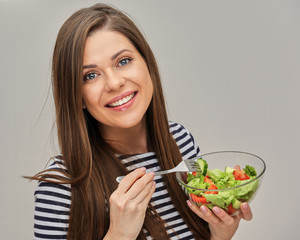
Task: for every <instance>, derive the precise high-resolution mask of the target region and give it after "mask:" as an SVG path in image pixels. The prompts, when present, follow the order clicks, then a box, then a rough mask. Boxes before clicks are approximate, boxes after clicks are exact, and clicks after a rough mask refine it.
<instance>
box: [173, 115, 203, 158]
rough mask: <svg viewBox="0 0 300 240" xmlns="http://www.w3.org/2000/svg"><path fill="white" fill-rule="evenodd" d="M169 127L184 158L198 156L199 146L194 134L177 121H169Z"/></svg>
mask: <svg viewBox="0 0 300 240" xmlns="http://www.w3.org/2000/svg"><path fill="white" fill-rule="evenodd" d="M169 128H170V132H171V134H172V136H173V138H174V139H175V141H176V143H177V145H178V147H179V150H180V152H181V154H182V156H183V157H184V158H191V157H196V156H198V155H199V154H200V148H199V146H198V145H197V143H196V141H195V139H194V137H193V135H192V134H191V133H190V131H189V130H188V129H187V128H186V127H185V126H183V125H182V124H180V123H177V122H173V121H169Z"/></svg>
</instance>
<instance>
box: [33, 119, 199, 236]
mask: <svg viewBox="0 0 300 240" xmlns="http://www.w3.org/2000/svg"><path fill="white" fill-rule="evenodd" d="M170 132H171V133H172V135H173V137H174V139H175V140H176V143H177V144H178V146H179V149H180V152H181V154H182V158H183V159H187V158H192V157H195V156H197V155H199V153H200V149H199V147H198V146H197V145H196V143H195V140H194V138H193V136H192V135H191V134H190V133H189V131H188V130H187V129H186V128H184V127H183V126H182V125H180V124H177V123H174V122H170ZM120 160H121V161H122V162H123V163H124V165H125V166H126V167H127V169H128V170H133V169H136V168H139V167H146V169H147V171H158V170H160V167H159V164H158V161H157V158H156V155H155V153H154V152H149V153H143V154H139V155H135V156H131V157H127V158H125V159H122V157H120ZM59 163H60V164H61V163H62V162H59ZM55 168H60V167H59V166H58V164H57V160H54V161H53V163H52V164H51V165H50V167H49V168H48V169H55ZM154 180H155V182H156V189H155V193H154V194H153V197H152V199H151V203H152V205H153V206H154V207H155V209H156V211H157V212H158V214H159V215H160V216H161V218H162V219H163V220H165V222H166V227H167V231H168V234H169V236H170V238H171V239H184V240H189V239H194V238H193V236H192V234H191V232H190V231H189V229H188V227H187V225H186V224H185V223H184V221H183V219H182V218H181V216H180V215H179V213H178V211H177V210H176V209H175V207H174V205H173V203H172V201H171V199H170V196H169V194H168V191H167V189H166V186H165V183H164V181H163V178H162V177H161V176H156V177H155V178H154ZM70 204H71V190H70V186H69V185H64V184H53V183H46V182H41V183H39V185H38V188H37V190H36V192H35V216H34V236H35V238H34V239H66V237H67V229H68V220H69V210H70ZM148 239H152V238H151V237H150V236H149V237H148Z"/></svg>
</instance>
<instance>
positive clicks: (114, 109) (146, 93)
mask: <svg viewBox="0 0 300 240" xmlns="http://www.w3.org/2000/svg"><path fill="white" fill-rule="evenodd" d="M83 81H84V86H83V103H84V107H86V108H87V110H88V111H89V113H90V114H91V115H92V116H93V117H94V118H95V119H96V120H97V121H98V122H100V123H102V124H103V127H113V128H130V127H134V126H136V125H137V124H138V123H140V122H141V120H142V118H143V116H144V115H145V113H146V110H147V108H148V106H149V104H150V102H151V99H152V95H153V84H152V81H151V78H150V74H149V71H148V68H147V65H146V63H145V61H144V59H143V57H142V56H141V55H140V53H139V52H138V51H137V49H136V48H135V47H134V46H133V45H132V44H131V42H130V41H129V39H128V38H127V37H125V36H124V35H122V34H120V33H118V32H115V31H108V30H99V31H96V32H94V33H93V34H92V35H91V36H89V37H88V38H87V40H86V43H85V50H84V57H83Z"/></svg>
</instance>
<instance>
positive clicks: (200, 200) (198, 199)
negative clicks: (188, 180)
mask: <svg viewBox="0 0 300 240" xmlns="http://www.w3.org/2000/svg"><path fill="white" fill-rule="evenodd" d="M190 197H191V199H192V200H193V202H197V203H202V204H206V203H208V202H207V201H206V198H205V197H199V196H197V195H195V194H192V193H190Z"/></svg>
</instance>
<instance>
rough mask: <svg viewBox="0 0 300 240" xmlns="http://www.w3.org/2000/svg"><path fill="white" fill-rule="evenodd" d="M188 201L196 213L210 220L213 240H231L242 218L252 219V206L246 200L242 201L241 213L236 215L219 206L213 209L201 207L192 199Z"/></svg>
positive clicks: (207, 220)
mask: <svg viewBox="0 0 300 240" xmlns="http://www.w3.org/2000/svg"><path fill="white" fill-rule="evenodd" d="M187 203H188V206H189V207H190V208H191V210H192V211H193V212H194V213H196V214H197V215H198V216H199V217H201V218H202V219H203V220H205V221H206V222H208V224H209V229H210V232H211V240H230V239H231V238H232V237H233V235H234V234H235V232H236V230H237V228H238V226H239V223H240V220H241V219H245V220H247V221H250V220H251V219H252V212H251V209H250V206H249V205H248V203H246V202H245V203H242V205H241V213H240V214H238V215H236V216H230V215H228V214H227V213H226V212H225V211H224V210H223V209H221V208H218V207H214V208H213V210H212V211H211V210H209V209H208V208H207V207H206V206H204V205H202V206H201V207H200V208H199V207H198V206H197V205H195V204H193V203H191V202H190V201H188V202H187Z"/></svg>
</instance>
